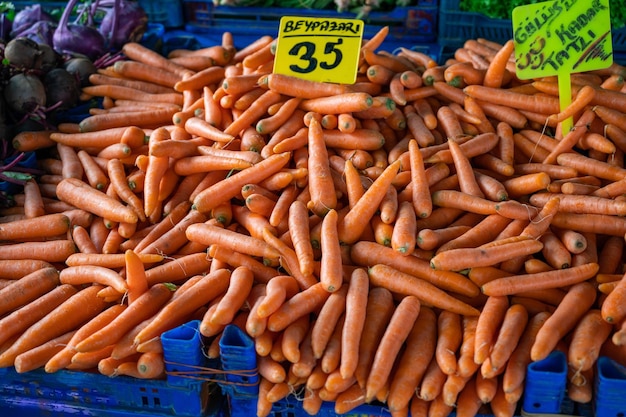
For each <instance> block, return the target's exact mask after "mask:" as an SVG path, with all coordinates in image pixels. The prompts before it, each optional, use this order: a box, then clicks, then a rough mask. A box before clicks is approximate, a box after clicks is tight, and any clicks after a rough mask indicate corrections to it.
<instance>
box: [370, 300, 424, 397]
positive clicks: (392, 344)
mask: <svg viewBox="0 0 626 417" xmlns="http://www.w3.org/2000/svg"><path fill="white" fill-rule="evenodd" d="M420 306H421V304H420V301H419V300H418V299H417V297H414V296H406V297H404V298H403V299H402V301H400V303H399V304H398V306H397V307H396V309H395V311H394V313H393V315H392V316H391V319H390V322H389V325H388V327H387V330H386V331H385V333H384V334H383V337H382V339H381V341H380V344H379V345H378V348H377V349H376V354H375V356H374V361H373V363H372V368H371V370H370V374H369V376H368V378H367V383H366V385H365V398H366V401H368V402H369V401H371V399H373V398H374V396H375V395H376V393H378V391H379V390H380V389H381V388H382V386H383V385H384V384H385V382H386V380H387V379H388V378H389V375H390V373H391V369H392V367H393V362H394V361H395V359H396V356H397V355H398V353H399V351H400V349H401V347H402V344H403V343H404V341H405V340H406V338H407V337H408V336H409V333H410V331H411V329H412V328H413V323H415V320H416V319H417V316H418V314H419V310H420ZM409 324H411V325H410V326H409Z"/></svg>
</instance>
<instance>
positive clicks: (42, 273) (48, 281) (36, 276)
mask: <svg viewBox="0 0 626 417" xmlns="http://www.w3.org/2000/svg"><path fill="white" fill-rule="evenodd" d="M59 284H60V281H59V272H58V271H57V270H56V269H55V268H53V267H48V268H42V269H39V270H36V271H33V272H31V273H29V274H27V275H25V276H24V277H22V278H20V279H18V280H16V281H15V282H14V283H13V284H12V285H11V286H8V287H4V288H2V289H0V296H1V297H2V300H3V302H2V307H0V314H2V315H3V314H6V313H9V312H11V311H13V310H15V309H16V308H19V307H22V306H24V305H26V304H28V303H30V302H32V301H34V300H36V299H37V298H38V297H40V296H42V295H44V294H46V293H47V292H48V291H50V290H52V289H54V288H55V287H56V286H57V285H59Z"/></svg>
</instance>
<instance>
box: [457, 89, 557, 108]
mask: <svg viewBox="0 0 626 417" xmlns="http://www.w3.org/2000/svg"><path fill="white" fill-rule="evenodd" d="M463 92H465V94H467V95H469V96H471V97H474V98H476V99H479V100H484V101H489V102H491V103H494V104H499V105H504V106H509V107H512V108H514V109H523V110H530V111H536V112H539V113H545V114H553V113H558V112H559V101H558V99H557V98H556V97H550V96H539V95H526V94H521V93H515V92H512V91H508V90H506V89H498V88H494V87H485V86H482V85H469V86H467V87H465V88H464V89H463Z"/></svg>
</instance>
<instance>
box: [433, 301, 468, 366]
mask: <svg viewBox="0 0 626 417" xmlns="http://www.w3.org/2000/svg"><path fill="white" fill-rule="evenodd" d="M461 322H462V320H461V316H460V315H459V314H457V313H452V312H450V311H446V310H444V311H441V312H440V313H439V315H438V317H437V342H436V344H435V352H434V355H435V360H436V361H437V363H438V364H439V368H441V370H442V371H443V373H445V374H446V375H454V374H456V373H457V351H458V349H459V347H460V346H461V343H462V341H463V329H462V325H461Z"/></svg>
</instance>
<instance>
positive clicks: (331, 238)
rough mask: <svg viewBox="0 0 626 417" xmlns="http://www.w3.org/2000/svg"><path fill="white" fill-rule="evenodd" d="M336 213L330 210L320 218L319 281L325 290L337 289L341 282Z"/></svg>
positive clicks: (332, 290) (341, 273) (341, 270)
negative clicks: (320, 253) (320, 255)
mask: <svg viewBox="0 0 626 417" xmlns="http://www.w3.org/2000/svg"><path fill="white" fill-rule="evenodd" d="M338 216H339V215H338V214H337V211H335V210H332V209H331V210H330V211H328V212H327V213H326V215H325V216H324V219H323V220H322V229H321V240H320V243H321V251H322V257H321V259H320V282H321V283H322V284H323V285H324V287H325V288H326V290H327V291H329V292H334V291H337V290H338V289H339V288H340V287H341V285H342V283H343V268H342V262H341V247H340V243H339V239H338V234H337V223H338Z"/></svg>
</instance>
